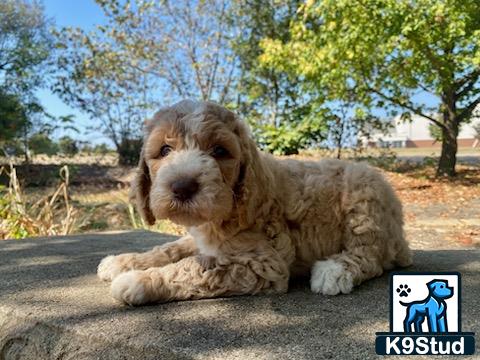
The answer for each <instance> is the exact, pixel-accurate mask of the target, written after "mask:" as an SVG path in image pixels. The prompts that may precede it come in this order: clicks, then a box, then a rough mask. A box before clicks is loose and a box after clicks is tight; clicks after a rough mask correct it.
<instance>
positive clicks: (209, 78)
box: [54, 0, 234, 164]
mask: <svg viewBox="0 0 480 360" xmlns="http://www.w3.org/2000/svg"><path fill="white" fill-rule="evenodd" d="M97 2H98V4H99V5H100V6H101V7H102V10H103V11H104V13H105V15H106V17H107V20H108V25H107V26H97V27H96V29H95V30H94V31H92V32H90V33H88V34H87V33H84V32H82V31H81V30H80V29H62V30H61V31H59V32H57V38H58V47H59V48H60V49H61V54H60V56H59V58H58V67H59V69H60V73H59V76H58V78H57V82H56V84H55V87H54V89H55V91H56V92H57V93H58V94H60V96H61V97H62V98H63V99H64V100H66V101H67V102H68V103H70V104H71V105H72V106H74V107H77V108H79V109H81V110H82V111H84V112H86V113H87V114H89V115H90V117H91V118H92V120H94V121H95V123H96V124H98V125H97V126H94V128H95V129H96V130H102V131H103V132H104V133H105V134H106V135H107V136H108V137H109V138H110V139H111V140H112V142H113V143H114V144H115V147H116V150H117V152H118V154H119V155H120V163H121V164H132V163H134V162H136V160H137V159H138V155H139V152H140V151H139V150H140V146H141V138H142V133H141V125H142V123H143V121H144V120H145V118H147V117H148V116H149V115H151V113H152V112H153V111H154V109H155V108H157V107H159V106H160V103H165V102H168V101H172V100H178V99H179V98H181V97H192V98H201V99H203V100H210V99H212V100H217V101H220V102H226V101H228V98H229V94H230V92H231V82H232V79H233V68H234V64H233V59H232V58H231V57H229V54H228V48H227V47H226V45H225V43H226V41H227V39H228V36H227V35H228V31H226V29H225V26H226V25H225V22H226V21H227V20H226V19H227V17H226V16H225V13H226V9H227V3H226V0H221V1H220V0H208V1H198V2H193V3H192V2H190V1H180V2H178V1H177V2H171V1H165V2H162V3H161V4H160V3H156V2H141V1H126V2H123V3H122V4H120V3H119V2H117V1H113V0H99V1H97Z"/></svg>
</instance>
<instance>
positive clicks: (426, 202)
mask: <svg viewBox="0 0 480 360" xmlns="http://www.w3.org/2000/svg"><path fill="white" fill-rule="evenodd" d="M308 158H309V160H312V159H316V158H318V156H308ZM104 160H105V159H103V161H90V162H87V163H85V162H83V163H82V162H81V161H76V162H73V163H71V164H69V168H70V194H71V197H72V200H73V204H74V206H75V208H76V210H77V224H76V227H75V229H74V232H77V233H78V232H81V233H85V232H96V231H115V230H127V229H132V228H149V227H146V226H145V225H144V224H142V223H141V221H140V219H139V217H138V215H137V214H135V212H134V209H133V207H132V206H131V205H129V201H128V186H129V181H130V179H131V178H132V176H133V169H132V168H122V167H118V166H115V164H114V161H111V159H110V160H108V161H104ZM374 164H375V165H376V166H377V167H380V168H381V169H380V170H381V171H382V172H383V173H384V175H385V176H386V177H387V178H388V180H389V181H390V182H391V183H392V185H393V187H394V188H395V190H396V192H397V194H398V196H399V197H400V199H401V201H402V203H403V206H404V213H405V230H406V234H407V238H408V240H409V241H410V243H411V245H412V248H414V249H450V248H471V247H480V157H479V158H478V161H477V162H476V163H474V164H471V162H470V161H465V162H464V164H460V165H459V166H458V176H457V177H456V178H455V179H454V180H453V181H452V180H445V179H435V177H434V165H433V164H431V163H430V162H426V164H419V163H418V162H416V161H412V162H405V161H403V160H399V159H398V158H397V159H396V160H395V159H394V161H393V162H391V161H388V166H383V163H379V162H378V161H376V162H374ZM392 164H393V165H392ZM60 167H61V165H60V163H58V164H48V161H45V162H39V163H35V164H33V165H29V166H25V165H20V166H18V167H17V172H18V176H19V178H20V179H21V182H22V185H23V187H24V188H25V190H24V192H25V194H26V195H27V197H29V198H31V199H36V198H39V197H41V196H44V195H45V194H47V193H49V192H51V191H52V190H53V189H54V187H55V184H56V183H58V181H59V176H58V173H59V170H60ZM6 181H7V179H5V178H0V184H2V183H3V184H5V183H6ZM149 229H151V230H154V231H161V232H167V233H173V234H180V233H182V232H183V230H182V229H181V227H178V226H176V225H174V224H172V223H170V222H168V221H163V222H159V223H158V224H157V225H155V226H154V227H153V228H149Z"/></svg>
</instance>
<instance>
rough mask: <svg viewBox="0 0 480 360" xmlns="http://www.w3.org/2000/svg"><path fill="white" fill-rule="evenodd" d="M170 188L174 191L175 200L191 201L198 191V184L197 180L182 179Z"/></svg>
mask: <svg viewBox="0 0 480 360" xmlns="http://www.w3.org/2000/svg"><path fill="white" fill-rule="evenodd" d="M170 188H171V189H172V192H173V194H174V195H175V198H177V199H178V200H180V201H185V200H189V199H191V198H192V197H193V195H195V193H196V192H197V191H198V182H197V180H195V179H192V178H190V179H180V180H176V181H174V182H173V183H172V184H171V185H170Z"/></svg>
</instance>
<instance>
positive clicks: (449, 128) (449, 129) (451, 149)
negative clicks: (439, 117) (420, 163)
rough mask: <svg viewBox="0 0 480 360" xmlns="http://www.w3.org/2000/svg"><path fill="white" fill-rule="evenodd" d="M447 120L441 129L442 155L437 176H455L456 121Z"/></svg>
mask: <svg viewBox="0 0 480 360" xmlns="http://www.w3.org/2000/svg"><path fill="white" fill-rule="evenodd" d="M448 120H449V121H448V122H447V121H445V123H444V124H445V128H442V153H441V155H440V161H439V162H438V167H437V176H455V164H456V162H457V150H458V144H457V136H458V125H457V122H456V119H448Z"/></svg>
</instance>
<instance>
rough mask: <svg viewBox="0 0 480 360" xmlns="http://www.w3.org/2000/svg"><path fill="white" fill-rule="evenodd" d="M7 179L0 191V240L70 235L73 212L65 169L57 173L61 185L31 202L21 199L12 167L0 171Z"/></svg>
mask: <svg viewBox="0 0 480 360" xmlns="http://www.w3.org/2000/svg"><path fill="white" fill-rule="evenodd" d="M2 174H6V175H7V176H8V178H9V184H8V187H0V193H1V194H2V199H1V200H0V239H6V238H17V239H18V238H24V237H27V236H42V235H47V236H50V235H67V234H69V233H71V232H72V230H73V228H74V226H75V221H76V211H75V209H74V208H73V207H72V205H71V204H70V199H69V194H68V186H69V172H68V167H67V166H64V167H62V168H61V170H60V177H61V178H62V181H61V183H60V184H59V185H58V187H57V188H56V189H55V190H54V191H53V193H51V194H49V195H47V196H44V197H42V198H41V199H40V200H38V201H35V202H33V203H32V202H31V201H30V200H29V199H27V197H26V196H25V195H24V192H23V190H22V188H21V186H20V182H19V180H18V177H17V172H16V170H15V167H14V166H13V164H10V166H9V167H5V166H4V167H2V168H0V175H2Z"/></svg>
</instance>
